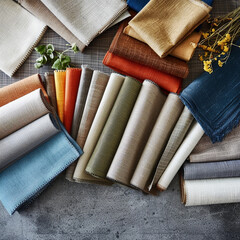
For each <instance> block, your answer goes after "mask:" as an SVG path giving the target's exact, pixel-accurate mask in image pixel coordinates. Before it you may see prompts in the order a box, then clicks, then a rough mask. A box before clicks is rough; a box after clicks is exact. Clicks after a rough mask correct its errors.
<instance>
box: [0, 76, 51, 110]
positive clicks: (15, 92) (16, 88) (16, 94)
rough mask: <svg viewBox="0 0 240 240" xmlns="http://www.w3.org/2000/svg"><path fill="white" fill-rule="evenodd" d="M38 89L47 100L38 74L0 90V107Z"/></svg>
mask: <svg viewBox="0 0 240 240" xmlns="http://www.w3.org/2000/svg"><path fill="white" fill-rule="evenodd" d="M38 88H40V89H41V90H42V92H43V94H44V96H45V97H46V98H47V99H48V95H47V93H46V91H45V89H44V86H43V83H42V79H41V77H40V75H39V74H35V75H32V76H30V77H27V78H24V79H22V80H20V81H18V82H15V83H12V84H10V85H8V86H5V87H3V88H0V107H2V106H3V105H5V104H7V103H9V102H11V101H13V100H15V99H17V98H20V97H22V96H24V95H26V94H28V93H30V92H32V91H34V90H36V89H38Z"/></svg>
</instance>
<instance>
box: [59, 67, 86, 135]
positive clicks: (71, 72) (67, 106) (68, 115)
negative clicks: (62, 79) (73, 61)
mask: <svg viewBox="0 0 240 240" xmlns="http://www.w3.org/2000/svg"><path fill="white" fill-rule="evenodd" d="M81 71H82V70H81V69H80V68H67V70H66V83H65V100H64V114H63V115H64V117H63V119H64V120H63V123H64V126H65V128H66V130H67V131H68V132H69V133H71V129H72V121H73V114H74V109H75V102H76V99H77V94H78V87H79V81H80V77H81Z"/></svg>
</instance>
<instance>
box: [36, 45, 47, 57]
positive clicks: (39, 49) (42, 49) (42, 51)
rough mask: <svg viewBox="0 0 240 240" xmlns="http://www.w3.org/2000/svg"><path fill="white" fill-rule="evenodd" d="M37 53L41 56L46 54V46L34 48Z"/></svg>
mask: <svg viewBox="0 0 240 240" xmlns="http://www.w3.org/2000/svg"><path fill="white" fill-rule="evenodd" d="M34 49H35V51H36V52H38V53H40V54H41V55H42V54H44V53H45V52H46V45H40V46H37V47H35V48H34Z"/></svg>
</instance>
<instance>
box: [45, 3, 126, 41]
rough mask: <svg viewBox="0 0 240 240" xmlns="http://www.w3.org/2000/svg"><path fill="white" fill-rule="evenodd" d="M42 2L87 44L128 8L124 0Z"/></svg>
mask: <svg viewBox="0 0 240 240" xmlns="http://www.w3.org/2000/svg"><path fill="white" fill-rule="evenodd" d="M42 2H43V3H44V4H45V5H46V6H47V7H48V9H49V10H50V11H51V12H52V13H53V14H54V15H55V16H56V17H57V18H58V19H59V20H60V21H61V22H62V23H63V24H64V25H65V26H66V27H67V28H68V29H69V30H70V31H71V32H72V33H73V34H74V35H75V36H76V37H77V38H78V39H79V40H80V41H81V42H83V43H84V44H85V45H86V46H88V45H89V43H90V42H91V41H92V40H93V39H94V38H95V37H96V36H97V35H99V34H101V33H102V32H103V31H104V30H105V29H106V28H107V27H108V26H109V25H110V24H111V23H112V22H114V21H115V20H116V19H117V18H118V17H119V16H121V14H122V13H123V12H125V11H126V9H127V3H126V2H125V1H123V0H115V1H112V0H99V1H89V0H82V1H75V0H71V1H68V3H67V4H66V2H65V0H58V1H55V0H42Z"/></svg>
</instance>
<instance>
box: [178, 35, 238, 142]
mask: <svg viewBox="0 0 240 240" xmlns="http://www.w3.org/2000/svg"><path fill="white" fill-rule="evenodd" d="M236 44H237V45H240V39H239V40H238V41H237V42H236ZM239 60H240V48H239V47H235V46H232V50H231V54H230V57H229V59H228V61H227V63H226V64H224V65H223V67H219V66H218V65H217V62H214V63H213V73H212V74H209V73H207V72H205V73H203V74H202V75H201V76H200V77H198V78H197V79H196V80H195V81H193V82H192V83H191V84H190V85H189V86H188V87H187V88H185V89H184V91H183V92H182V93H181V95H180V98H181V100H182V102H183V103H184V104H185V105H186V106H187V107H188V108H189V110H190V111H191V113H192V114H193V116H194V118H195V119H196V120H197V121H198V122H199V124H200V125H201V126H202V128H203V129H204V131H205V133H206V134H207V135H208V136H209V137H210V138H211V140H212V142H213V143H214V142H217V141H222V139H223V138H224V136H225V135H226V134H227V133H229V132H230V131H231V130H232V129H233V128H234V127H236V126H237V124H238V123H239V121H240V71H239Z"/></svg>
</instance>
